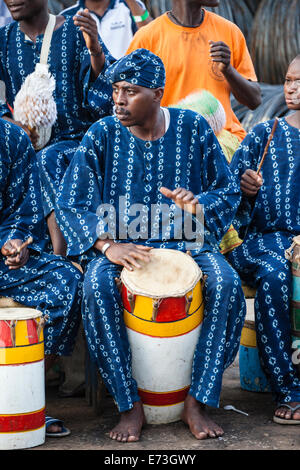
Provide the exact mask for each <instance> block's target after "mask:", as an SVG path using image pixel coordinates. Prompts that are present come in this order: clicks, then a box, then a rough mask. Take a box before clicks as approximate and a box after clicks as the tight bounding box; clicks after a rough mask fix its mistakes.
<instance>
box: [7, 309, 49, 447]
mask: <svg viewBox="0 0 300 470" xmlns="http://www.w3.org/2000/svg"><path fill="white" fill-rule="evenodd" d="M41 315H42V314H41V313H40V312H39V311H37V310H34V309H31V308H25V307H24V308H1V309H0V449H2V450H10V449H24V448H30V447H35V446H38V445H41V444H43V443H44V442H45V372H44V337H43V322H44V320H43V319H42V318H41Z"/></svg>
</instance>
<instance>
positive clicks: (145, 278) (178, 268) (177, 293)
mask: <svg viewBox="0 0 300 470" xmlns="http://www.w3.org/2000/svg"><path fill="white" fill-rule="evenodd" d="M150 255H151V261H149V263H143V265H142V268H141V269H135V270H134V271H128V270H127V269H126V268H123V270H122V272H121V280H122V282H123V284H124V285H125V287H126V288H127V289H128V290H129V291H130V292H131V293H132V294H134V295H143V296H145V297H151V298H160V299H163V298H166V297H182V296H184V295H185V294H187V293H188V292H190V291H191V290H193V288H194V287H195V285H196V284H197V282H198V281H199V280H200V279H201V277H202V272H201V269H200V268H199V266H198V265H197V263H196V262H195V261H194V260H193V258H192V257H191V256H190V255H187V254H186V253H182V252H181V251H177V250H169V249H160V248H159V249H156V248H154V249H152V250H151V251H150Z"/></svg>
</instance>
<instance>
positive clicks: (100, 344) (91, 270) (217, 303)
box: [82, 252, 246, 412]
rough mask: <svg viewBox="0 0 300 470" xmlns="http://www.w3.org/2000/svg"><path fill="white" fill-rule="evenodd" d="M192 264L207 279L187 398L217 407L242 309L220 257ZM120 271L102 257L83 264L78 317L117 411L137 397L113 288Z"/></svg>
mask: <svg viewBox="0 0 300 470" xmlns="http://www.w3.org/2000/svg"><path fill="white" fill-rule="evenodd" d="M194 259H195V261H196V262H197V263H198V265H199V266H200V268H201V270H202V272H203V274H207V276H208V277H207V279H206V282H205V285H204V299H205V313H204V320H203V323H202V328H201V333H200V335H199V340H198V344H197V346H196V351H195V354H194V362H193V369H192V380H191V387H190V391H189V393H190V394H191V395H192V396H193V397H195V398H196V400H198V401H199V402H202V403H205V404H207V405H210V406H215V407H217V406H219V398H220V392H221V385H222V376H223V372H224V370H225V368H226V367H228V366H229V365H230V364H231V363H232V362H233V360H234V358H235V356H236V354H237V352H238V348H239V343H240V335H241V330H242V326H243V322H244V317H245V313H246V305H245V299H244V294H243V291H242V288H241V283H240V279H239V277H238V275H237V273H236V272H235V271H234V269H233V268H232V267H231V266H230V265H229V263H228V262H227V261H226V260H225V258H224V257H223V256H222V255H221V254H220V253H212V252H204V253H201V254H199V255H196V256H195V257H194ZM120 271H121V266H118V265H115V264H113V263H111V262H110V261H109V260H108V259H107V258H106V257H105V256H102V255H99V256H98V257H97V258H95V259H94V260H92V261H91V262H90V263H89V264H88V265H87V269H86V273H85V277H84V284H83V305H82V315H83V324H84V328H85V333H86V337H87V342H88V349H89V353H90V356H91V359H92V360H93V362H95V363H96V364H97V366H98V368H99V370H100V373H101V375H102V378H103V380H104V383H105V385H106V387H107V389H108V391H109V392H110V394H111V395H112V396H113V398H114V400H115V402H116V404H117V406H118V408H119V411H120V412H122V411H126V410H129V409H131V408H132V406H133V403H134V402H135V401H138V400H140V398H139V396H138V391H137V384H136V382H135V380H134V379H133V377H132V371H131V351H130V345H129V342H128V338H127V331H126V327H125V324H124V321H123V307H122V301H121V297H120V294H119V291H118V288H117V286H116V283H115V278H116V277H118V276H119V274H120Z"/></svg>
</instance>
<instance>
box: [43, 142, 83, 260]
mask: <svg viewBox="0 0 300 470" xmlns="http://www.w3.org/2000/svg"><path fill="white" fill-rule="evenodd" d="M78 145H79V142H78V141H76V140H75V141H61V142H58V143H55V144H52V145H49V146H48V147H45V148H44V149H43V150H41V151H40V152H38V153H37V160H38V165H39V173H40V180H41V189H42V196H43V207H44V214H45V217H46V221H47V226H48V230H49V235H50V238H51V242H52V246H53V252H54V254H57V255H62V256H65V255H66V251H67V244H66V241H65V239H64V236H63V233H62V232H61V230H60V228H59V226H58V223H57V220H56V217H55V210H56V199H57V196H58V193H59V186H60V183H61V180H62V178H63V176H64V174H65V171H66V169H67V167H68V165H69V163H70V161H71V159H72V157H73V155H74V153H75V152H76V150H77V148H78Z"/></svg>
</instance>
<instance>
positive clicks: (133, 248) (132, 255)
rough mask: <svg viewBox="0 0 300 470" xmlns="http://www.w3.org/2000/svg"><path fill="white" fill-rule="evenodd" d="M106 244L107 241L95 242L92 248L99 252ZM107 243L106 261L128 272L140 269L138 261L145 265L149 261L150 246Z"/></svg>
mask: <svg viewBox="0 0 300 470" xmlns="http://www.w3.org/2000/svg"><path fill="white" fill-rule="evenodd" d="M106 242H107V240H104V241H103V240H97V242H96V243H95V245H94V248H96V249H97V250H99V251H101V248H102V247H103V244H104V243H106ZM109 243H110V247H109V248H107V250H106V252H105V256H106V257H107V259H109V261H111V262H112V263H114V264H120V265H121V266H124V267H125V268H126V269H128V270H129V271H133V270H134V268H137V269H140V268H141V267H142V266H141V264H139V263H138V261H139V260H140V261H143V262H145V263H148V262H149V261H150V257H151V254H150V253H149V251H150V250H152V247H151V246H143V245H135V244H134V243H114V242H112V241H110V242H109Z"/></svg>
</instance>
